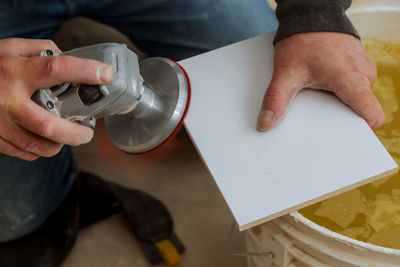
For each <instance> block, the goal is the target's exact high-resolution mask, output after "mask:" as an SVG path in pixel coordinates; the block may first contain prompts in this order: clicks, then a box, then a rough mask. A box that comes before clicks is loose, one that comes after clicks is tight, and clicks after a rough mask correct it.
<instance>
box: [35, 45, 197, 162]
mask: <svg viewBox="0 0 400 267" xmlns="http://www.w3.org/2000/svg"><path fill="white" fill-rule="evenodd" d="M62 55H69V56H75V57H79V58H89V59H95V60H98V61H102V62H104V63H107V64H109V65H110V66H111V67H112V69H113V70H114V79H113V81H112V82H111V83H109V84H106V85H90V84H75V83H68V82H67V83H63V84H60V85H57V86H53V87H51V88H43V89H40V90H38V91H37V92H36V93H35V94H34V95H33V96H32V99H33V100H34V101H35V102H36V103H38V104H40V105H41V106H42V107H43V108H45V109H47V110H48V111H50V112H52V113H53V114H55V115H57V116H59V117H62V118H65V119H67V120H70V121H73V122H78V123H80V124H82V125H85V126H88V127H92V128H94V126H95V123H96V119H97V118H105V128H106V132H107V135H108V137H109V138H110V140H111V142H112V143H113V144H114V145H115V146H117V147H118V148H119V149H121V150H123V151H126V152H129V153H134V154H137V153H145V152H148V151H151V150H154V149H156V148H158V147H159V146H161V145H162V144H164V143H166V142H167V141H168V140H169V139H171V138H172V136H173V135H174V134H175V133H176V132H177V131H178V129H179V128H180V126H181V125H182V122H183V119H184V117H185V115H186V112H187V110H188V107H189V102H190V83H189V79H188V77H187V74H186V72H185V71H184V70H183V69H182V67H181V66H180V65H179V64H178V63H176V62H174V61H173V60H171V59H168V58H162V57H152V58H148V59H145V60H142V61H140V63H139V62H138V57H137V55H136V54H135V53H134V52H132V51H131V50H129V49H128V48H127V47H126V45H124V44H117V43H103V44H96V45H91V46H86V47H81V48H77V49H73V50H69V51H67V52H64V53H62V54H58V53H57V52H54V51H51V50H46V51H43V52H41V53H40V56H62Z"/></svg>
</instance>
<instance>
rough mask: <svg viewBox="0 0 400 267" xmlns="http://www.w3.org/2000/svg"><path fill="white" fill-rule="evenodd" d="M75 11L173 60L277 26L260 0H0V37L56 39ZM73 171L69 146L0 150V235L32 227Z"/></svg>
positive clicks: (64, 190) (58, 198)
mask: <svg viewBox="0 0 400 267" xmlns="http://www.w3.org/2000/svg"><path fill="white" fill-rule="evenodd" d="M14 2H15V0H14ZM76 16H83V17H88V18H91V19H94V20H96V21H99V22H102V23H105V24H108V25H110V26H113V27H115V28H117V29H118V30H120V31H121V32H123V33H124V34H126V35H127V36H128V37H129V38H130V39H131V40H132V41H133V42H134V43H135V44H136V45H137V46H138V47H139V48H141V49H142V50H143V51H145V52H146V53H147V54H148V55H150V56H165V57H169V58H173V59H175V60H181V59H184V58H187V57H190V56H194V55H197V54H200V53H203V52H206V51H209V50H212V49H215V48H218V47H221V46H225V45H228V44H231V43H234V42H237V41H241V40H244V39H247V38H250V37H253V36H256V35H259V34H262V33H265V32H269V31H272V30H275V29H276V27H277V20H276V18H275V15H274V14H273V11H272V10H271V9H270V8H269V6H268V5H267V4H266V1H265V0H125V1H124V0H18V1H17V2H16V5H14V6H13V4H12V1H11V0H0V39H3V38H9V37H21V38H35V39H54V37H55V35H56V34H57V32H58V30H59V28H60V26H61V24H62V23H63V22H65V21H67V20H69V19H71V18H73V17H76ZM76 176H77V170H76V167H75V163H74V161H73V159H72V155H71V151H70V149H69V148H68V147H64V149H63V150H62V151H61V152H60V153H59V154H58V155H56V156H55V157H52V158H40V159H38V160H36V161H33V162H25V161H22V160H19V159H16V158H11V157H7V156H5V157H0V242H6V241H10V240H13V239H16V238H19V237H21V236H23V235H25V234H27V233H29V232H31V231H33V230H35V229H37V228H38V227H39V226H40V225H41V224H42V223H43V222H44V221H45V220H46V218H47V217H48V216H49V215H50V214H51V213H52V212H54V211H55V210H56V209H57V207H58V206H59V205H60V203H61V202H62V201H63V199H64V198H65V197H66V195H67V194H68V192H69V190H70V188H71V185H72V184H73V182H74V179H75V178H76Z"/></svg>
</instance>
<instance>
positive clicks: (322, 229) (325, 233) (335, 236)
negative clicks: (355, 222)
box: [288, 211, 400, 256]
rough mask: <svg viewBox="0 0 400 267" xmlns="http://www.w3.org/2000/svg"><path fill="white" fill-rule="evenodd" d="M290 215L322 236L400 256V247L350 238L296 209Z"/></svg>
mask: <svg viewBox="0 0 400 267" xmlns="http://www.w3.org/2000/svg"><path fill="white" fill-rule="evenodd" d="M288 215H289V216H290V217H292V218H293V219H294V220H295V221H296V222H297V223H300V224H303V225H304V226H306V227H307V228H309V229H310V230H311V231H314V232H316V233H318V234H320V235H322V236H325V237H327V238H331V239H332V238H333V239H335V240H336V241H338V242H340V243H342V244H345V245H349V243H350V244H351V245H353V246H355V247H358V248H362V249H368V250H372V251H375V252H378V253H383V254H386V255H393V256H400V249H395V248H387V247H382V246H378V245H373V244H370V243H367V242H363V241H360V240H357V239H354V238H350V237H348V236H345V235H342V234H339V233H336V232H334V231H332V230H329V229H328V228H325V227H323V226H322V225H319V224H317V223H315V222H313V221H311V220H309V219H307V218H306V217H304V216H303V215H301V214H300V213H299V212H297V211H295V212H292V213H289V214H288Z"/></svg>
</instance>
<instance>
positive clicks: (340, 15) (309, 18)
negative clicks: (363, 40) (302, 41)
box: [274, 0, 360, 44]
mask: <svg viewBox="0 0 400 267" xmlns="http://www.w3.org/2000/svg"><path fill="white" fill-rule="evenodd" d="M276 2H277V4H278V6H277V8H276V16H277V17H278V20H279V27H278V31H277V33H276V36H275V39H274V44H275V43H276V42H278V41H280V40H282V39H283V38H285V37H288V36H290V35H293V34H296V33H302V32H342V33H347V34H351V35H354V36H355V37H357V38H360V37H359V35H358V33H357V30H356V29H355V28H354V26H353V24H351V22H350V20H349V18H348V17H347V16H346V14H345V11H346V9H347V8H349V6H350V5H351V0H276Z"/></svg>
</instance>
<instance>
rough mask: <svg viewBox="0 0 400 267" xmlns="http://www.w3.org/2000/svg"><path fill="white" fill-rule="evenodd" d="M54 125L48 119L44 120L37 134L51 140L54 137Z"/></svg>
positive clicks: (39, 125)
mask: <svg viewBox="0 0 400 267" xmlns="http://www.w3.org/2000/svg"><path fill="white" fill-rule="evenodd" d="M54 132H55V129H54V123H53V122H52V121H50V120H48V119H45V120H42V121H41V122H39V124H38V126H37V133H38V134H39V135H40V136H43V137H45V138H49V139H51V138H52V137H53V136H54Z"/></svg>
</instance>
